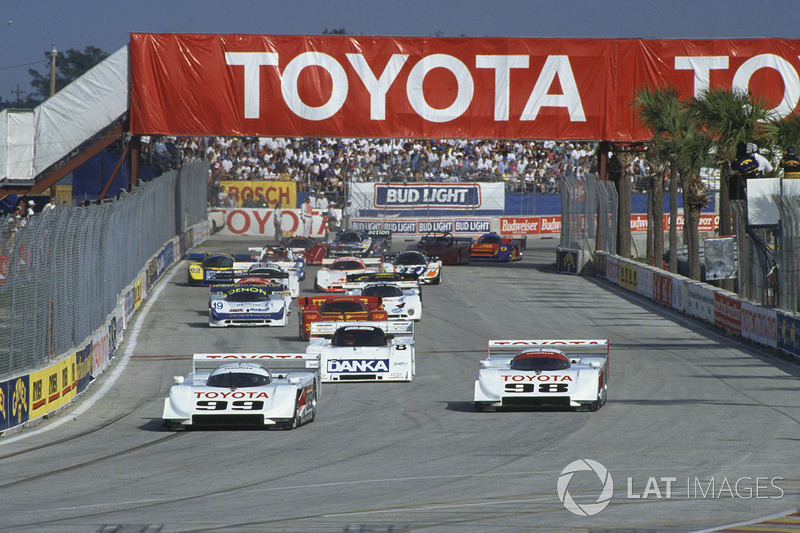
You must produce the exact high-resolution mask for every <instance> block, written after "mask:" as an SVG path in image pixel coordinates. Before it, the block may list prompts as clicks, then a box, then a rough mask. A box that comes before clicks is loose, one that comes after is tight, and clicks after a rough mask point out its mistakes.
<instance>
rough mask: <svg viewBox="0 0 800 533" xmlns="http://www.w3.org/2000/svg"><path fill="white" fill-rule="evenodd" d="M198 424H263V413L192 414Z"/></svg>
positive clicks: (194, 421) (193, 419) (193, 421)
mask: <svg viewBox="0 0 800 533" xmlns="http://www.w3.org/2000/svg"><path fill="white" fill-rule="evenodd" d="M192 423H193V424H196V425H198V426H263V425H264V415H230V414H228V415H194V416H192Z"/></svg>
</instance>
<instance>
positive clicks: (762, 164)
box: [747, 143, 773, 178]
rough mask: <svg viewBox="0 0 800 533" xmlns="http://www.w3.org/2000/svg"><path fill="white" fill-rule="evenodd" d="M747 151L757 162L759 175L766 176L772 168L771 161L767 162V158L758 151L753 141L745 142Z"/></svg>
mask: <svg viewBox="0 0 800 533" xmlns="http://www.w3.org/2000/svg"><path fill="white" fill-rule="evenodd" d="M747 153H749V154H750V155H752V156H753V158H754V159H755V160H756V161H757V162H758V170H759V171H760V172H761V177H762V178H763V177H764V176H768V175H769V174H770V173H771V172H772V170H773V167H772V163H770V162H769V159H767V158H766V157H764V156H763V155H761V154H760V153H759V152H758V146H756V145H755V144H753V143H747Z"/></svg>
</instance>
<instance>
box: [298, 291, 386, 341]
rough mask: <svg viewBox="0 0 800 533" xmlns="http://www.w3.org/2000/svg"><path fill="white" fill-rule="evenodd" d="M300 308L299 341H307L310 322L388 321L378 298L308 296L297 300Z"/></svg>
mask: <svg viewBox="0 0 800 533" xmlns="http://www.w3.org/2000/svg"><path fill="white" fill-rule="evenodd" d="M297 304H298V307H299V308H300V313H299V315H300V340H304V341H307V340H308V338H309V333H310V332H311V323H312V322H351V321H354V320H389V313H388V312H387V311H386V310H385V309H384V308H383V304H382V303H381V298H380V297H379V296H339V295H332V294H331V295H325V296H308V297H304V298H298V299H297Z"/></svg>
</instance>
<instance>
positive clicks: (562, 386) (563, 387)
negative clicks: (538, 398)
mask: <svg viewBox="0 0 800 533" xmlns="http://www.w3.org/2000/svg"><path fill="white" fill-rule="evenodd" d="M535 390H536V384H535V383H506V392H521V393H526V392H527V393H531V392H534V391H535ZM568 390H569V385H568V384H566V383H539V392H567V391H568Z"/></svg>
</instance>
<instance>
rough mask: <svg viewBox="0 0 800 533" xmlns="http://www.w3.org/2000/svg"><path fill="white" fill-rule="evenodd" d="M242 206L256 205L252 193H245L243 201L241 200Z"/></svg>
mask: <svg viewBox="0 0 800 533" xmlns="http://www.w3.org/2000/svg"><path fill="white" fill-rule="evenodd" d="M242 207H256V203H255V201H253V195H252V194H250V193H249V192H247V193H245V196H244V201H243V202H242Z"/></svg>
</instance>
